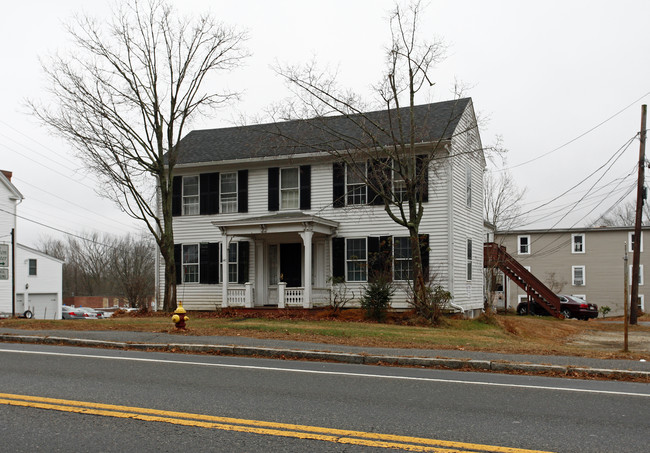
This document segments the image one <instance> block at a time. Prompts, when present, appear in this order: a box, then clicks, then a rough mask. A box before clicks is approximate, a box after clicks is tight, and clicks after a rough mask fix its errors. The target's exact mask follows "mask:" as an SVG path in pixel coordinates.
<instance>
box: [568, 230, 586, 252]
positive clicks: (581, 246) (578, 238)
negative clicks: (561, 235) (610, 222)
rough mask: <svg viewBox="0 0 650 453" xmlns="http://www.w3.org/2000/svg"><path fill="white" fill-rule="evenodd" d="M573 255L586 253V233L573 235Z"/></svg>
mask: <svg viewBox="0 0 650 453" xmlns="http://www.w3.org/2000/svg"><path fill="white" fill-rule="evenodd" d="M571 253H585V235H584V233H578V234H572V235H571Z"/></svg>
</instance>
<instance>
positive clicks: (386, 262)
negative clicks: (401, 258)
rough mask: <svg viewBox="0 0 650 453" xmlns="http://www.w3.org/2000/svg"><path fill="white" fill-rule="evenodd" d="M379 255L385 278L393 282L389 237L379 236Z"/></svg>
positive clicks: (391, 252) (391, 244)
mask: <svg viewBox="0 0 650 453" xmlns="http://www.w3.org/2000/svg"><path fill="white" fill-rule="evenodd" d="M379 253H380V256H381V259H382V265H383V270H384V272H386V277H387V278H388V279H389V280H390V281H392V280H393V238H392V237H391V236H379Z"/></svg>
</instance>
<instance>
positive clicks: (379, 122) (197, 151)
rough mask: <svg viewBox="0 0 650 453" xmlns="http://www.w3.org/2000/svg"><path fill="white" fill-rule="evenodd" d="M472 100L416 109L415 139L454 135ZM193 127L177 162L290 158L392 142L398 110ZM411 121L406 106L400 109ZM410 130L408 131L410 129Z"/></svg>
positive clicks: (440, 137) (180, 144)
mask: <svg viewBox="0 0 650 453" xmlns="http://www.w3.org/2000/svg"><path fill="white" fill-rule="evenodd" d="M470 102H471V98H463V99H457V100H453V101H445V102H437V103H434V104H425V105H419V106H416V107H415V108H414V118H415V124H416V139H415V141H416V143H420V142H432V141H436V140H440V139H443V140H446V139H450V138H451V137H452V135H453V134H454V131H455V129H456V127H457V125H458V121H459V119H460V117H461V115H462V114H463V112H464V111H465V109H466V108H467V106H468V105H469V103H470ZM390 113H391V114H390V115H389V113H388V112H387V111H386V110H381V111H376V112H369V113H364V114H362V115H351V116H327V117H320V118H314V119H310V120H294V121H286V122H280V123H269V124H258V125H250V126H240V127H227V128H221V129H203V130H196V131H192V132H190V133H189V134H187V135H186V136H185V137H184V138H183V139H182V140H181V141H180V143H179V145H178V146H179V147H180V152H179V155H178V161H177V164H189V163H205V162H218V161H225V160H237V159H250V158H255V157H273V156H286V155H295V154H301V153H313V152H319V151H321V152H327V151H331V150H343V149H361V148H368V147H371V146H388V145H391V144H393V140H392V139H391V137H390V134H389V133H387V132H388V131H389V125H390V122H391V121H392V128H393V130H394V131H397V127H396V124H395V122H396V121H395V119H396V118H397V115H396V113H397V112H396V111H395V110H393V111H391V112H390ZM399 113H400V115H402V116H403V118H405V119H406V120H408V109H407V108H404V109H400V111H399ZM406 130H408V129H406Z"/></svg>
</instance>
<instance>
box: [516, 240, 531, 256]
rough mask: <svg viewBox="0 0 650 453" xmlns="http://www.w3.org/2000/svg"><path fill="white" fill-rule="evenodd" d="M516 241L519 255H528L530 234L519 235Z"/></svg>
mask: <svg viewBox="0 0 650 453" xmlns="http://www.w3.org/2000/svg"><path fill="white" fill-rule="evenodd" d="M517 242H518V247H517V252H518V253H519V255H530V236H519V237H518V238H517Z"/></svg>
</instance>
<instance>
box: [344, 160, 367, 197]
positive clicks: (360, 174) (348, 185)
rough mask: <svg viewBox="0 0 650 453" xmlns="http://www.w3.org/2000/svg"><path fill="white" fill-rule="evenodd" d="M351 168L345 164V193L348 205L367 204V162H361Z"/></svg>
mask: <svg viewBox="0 0 650 453" xmlns="http://www.w3.org/2000/svg"><path fill="white" fill-rule="evenodd" d="M354 167H355V168H350V165H346V166H345V193H346V201H347V204H348V205H355V204H366V200H367V188H366V170H367V169H366V164H365V163H362V162H359V163H357V164H355V165H354Z"/></svg>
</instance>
